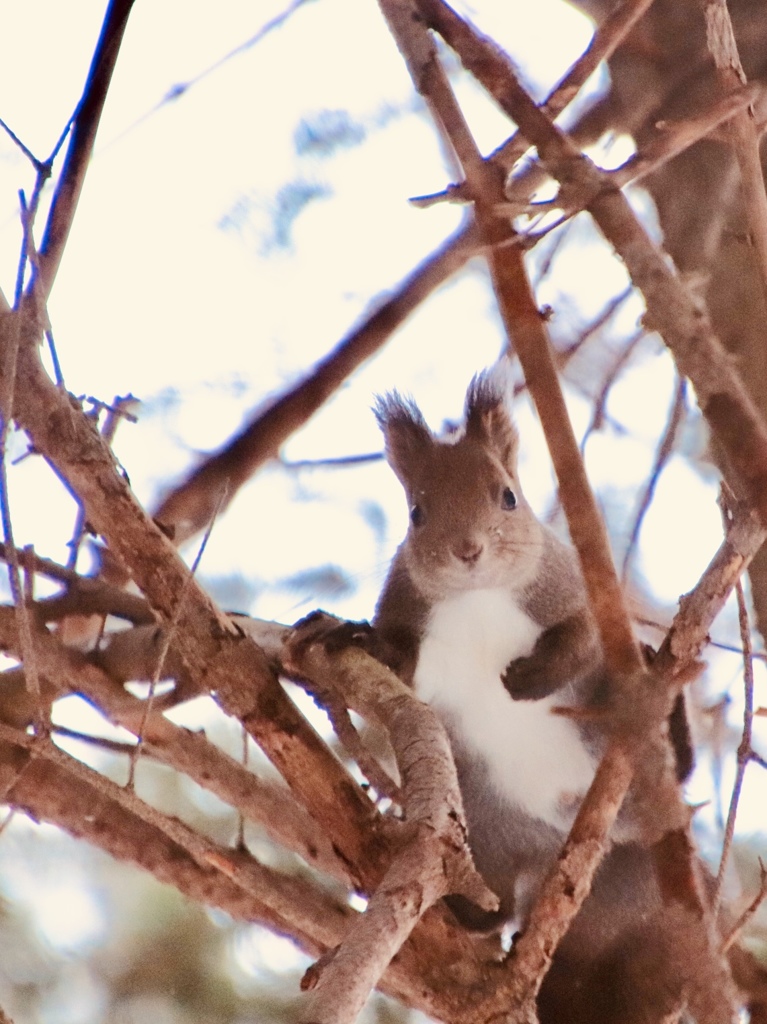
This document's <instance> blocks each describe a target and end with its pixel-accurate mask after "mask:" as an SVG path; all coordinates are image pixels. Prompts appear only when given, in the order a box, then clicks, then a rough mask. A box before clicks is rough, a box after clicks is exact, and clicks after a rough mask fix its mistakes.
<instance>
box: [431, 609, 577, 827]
mask: <svg viewBox="0 0 767 1024" xmlns="http://www.w3.org/2000/svg"><path fill="white" fill-rule="evenodd" d="M540 631H541V630H540V626H538V625H537V624H536V623H535V622H533V620H532V619H531V618H530V617H529V616H528V615H527V614H525V612H523V611H522V610H521V609H520V608H519V606H518V605H517V604H516V602H515V601H514V599H513V596H512V595H511V594H510V593H508V592H507V591H504V590H469V591H465V592H464V593H461V594H458V595H456V596H454V597H450V598H447V599H446V600H444V601H441V602H439V603H438V604H436V605H435V606H434V607H433V608H432V610H431V615H430V618H429V622H428V624H427V628H426V633H425V635H424V637H423V638H422V641H421V648H420V654H419V658H418V665H417V667H416V671H415V688H416V692H417V694H418V696H419V697H420V698H421V700H424V701H426V702H427V703H429V704H431V705H432V706H433V707H434V709H435V710H436V711H437V712H439V713H440V714H441V715H442V716H443V717H445V718H446V719H448V720H450V722H451V723H452V724H453V727H454V728H456V729H457V730H458V732H459V734H460V736H461V739H462V742H463V744H464V745H465V747H466V748H467V751H468V752H469V753H472V754H474V755H475V756H477V757H480V758H482V759H484V761H485V762H486V763H487V765H488V769H489V772H490V777H491V779H492V781H493V784H494V785H495V787H496V788H497V790H498V792H499V794H501V795H503V796H504V797H505V798H506V799H507V800H508V801H510V802H511V803H514V804H516V805H517V806H518V807H520V808H521V809H523V810H524V811H526V812H527V813H528V814H530V815H531V816H532V817H534V818H541V819H542V820H543V821H546V822H547V823H549V824H550V825H554V826H555V827H557V828H561V829H566V828H568V827H569V825H570V823H571V821H572V817H573V814H572V810H571V808H572V802H573V801H572V798H573V796H574V795H576V794H577V795H582V794H583V793H585V791H586V789H587V788H588V786H589V784H590V782H591V779H592V778H593V775H594V768H595V763H594V759H593V758H592V756H591V755H590V754H589V752H588V751H587V750H586V748H585V747H584V745H583V742H582V740H581V737H580V735H579V733H578V729H577V727H576V726H575V724H574V723H573V722H572V721H570V720H568V719H567V718H565V717H562V716H560V715H553V714H551V708H552V707H556V706H557V705H561V704H562V703H564V702H565V701H566V694H564V693H562V692H559V693H555V694H553V695H552V696H550V697H547V698H545V699H544V700H538V701H515V700H512V698H511V697H510V696H509V694H508V693H507V691H506V690H505V689H504V686H503V683H502V682H501V678H500V677H501V674H502V672H503V670H504V669H505V668H506V666H507V665H508V664H509V662H510V661H513V660H514V659H515V658H519V657H524V656H525V655H528V654H530V653H531V651H532V649H533V646H534V644H535V641H536V639H537V637H538V636H539V634H540ZM568 805H569V808H570V812H569V813H568Z"/></svg>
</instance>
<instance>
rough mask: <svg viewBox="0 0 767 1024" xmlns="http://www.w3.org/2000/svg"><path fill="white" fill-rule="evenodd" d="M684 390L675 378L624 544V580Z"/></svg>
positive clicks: (680, 409)
mask: <svg viewBox="0 0 767 1024" xmlns="http://www.w3.org/2000/svg"><path fill="white" fill-rule="evenodd" d="M686 391H687V382H686V381H685V380H684V379H682V378H679V379H678V380H677V386H676V391H675V392H674V397H673V399H672V402H671V411H670V413H669V417H668V421H667V423H666V429H665V430H664V431H663V436H662V437H661V439H660V443H659V444H658V448H657V450H656V452H655V459H654V460H653V465H652V469H651V470H650V476H649V477H648V480H647V484H646V486H645V488H644V490H643V491H642V496H641V498H640V499H639V503H638V506H637V510H636V513H635V515H634V525H633V526H632V527H631V533H630V534H629V540H628V544H627V545H626V551H625V553H624V555H623V567H622V571H621V576H622V578H623V579H624V580H625V579H626V574H627V573H628V567H629V563H630V562H631V558H632V556H633V554H634V551H635V549H636V545H637V541H638V540H639V532H640V530H641V529H642V523H643V521H644V517H645V515H646V514H647V510H648V509H649V507H650V505H651V503H652V499H653V496H654V494H655V488H656V487H657V486H658V481H659V480H660V477H661V474H662V473H663V470H664V469H665V468H666V465H667V463H668V460H669V459H670V458H671V456H672V454H673V451H674V444H675V442H676V435H677V433H678V431H679V426H680V424H681V422H682V419H683V416H684V413H685V395H686Z"/></svg>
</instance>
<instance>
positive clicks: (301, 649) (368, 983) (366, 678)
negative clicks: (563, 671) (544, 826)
mask: <svg viewBox="0 0 767 1024" xmlns="http://www.w3.org/2000/svg"><path fill="white" fill-rule="evenodd" d="M338 625H339V621H338V620H336V619H333V618H332V617H331V616H326V615H321V614H315V615H313V616H310V617H309V618H308V619H306V620H304V622H302V623H299V624H298V627H297V629H296V631H295V633H294V634H293V636H292V637H291V638H290V639H289V641H288V643H287V645H286V651H285V667H286V670H287V671H288V673H289V674H290V675H291V676H308V677H309V678H310V679H316V680H318V681H319V682H320V683H321V685H322V686H323V687H329V686H336V687H338V688H339V689H340V691H341V693H342V694H343V697H344V700H345V701H346V702H347V704H348V706H349V707H351V708H353V709H354V710H355V711H357V712H359V713H360V714H362V715H364V716H365V717H367V718H372V719H373V721H377V722H379V723H380V724H381V725H383V726H384V727H385V728H386V729H387V731H388V732H389V736H390V739H391V742H392V747H393V748H394V753H395V756H396V758H397V764H398V767H399V769H400V775H401V776H402V793H403V807H404V810H405V815H406V826H405V831H404V837H403V838H404V844H403V845H402V847H401V848H400V849H399V850H398V851H397V852H396V853H395V856H394V859H393V861H392V863H391V866H390V867H389V869H388V870H387V872H386V874H385V875H384V878H383V879H382V881H381V883H380V885H379V886H378V887H377V888H376V891H375V893H374V895H373V896H372V898H371V900H370V902H369V904H368V907H367V910H366V911H365V913H364V914H363V915H362V916H361V917H360V918H358V919H357V921H356V922H355V924H354V925H353V926H352V928H351V929H350V931H349V933H348V935H347V937H346V939H345V940H344V942H343V943H342V945H341V947H340V948H339V949H338V950H336V951H335V953H334V955H333V956H332V958H330V959H328V960H326V961H325V962H323V964H322V965H321V966H320V967H319V969H318V970H317V971H315V972H314V973H313V975H312V998H311V999H310V1001H309V1005H308V1006H307V1008H306V1011H305V1012H304V1014H303V1015H302V1018H301V1019H302V1020H303V1021H305V1022H307V1024H309V1022H312V1024H315V1022H316V1024H351V1022H353V1021H354V1020H356V1019H357V1015H358V1014H359V1012H360V1010H361V1009H362V1006H363V1005H364V1003H365V1000H366V999H367V997H368V995H369V994H370V991H371V990H372V988H373V987H374V986H375V985H376V984H377V982H378V979H379V978H380V977H381V975H382V974H383V972H384V970H385V969H386V966H387V965H388V963H389V961H390V960H391V958H392V957H393V956H394V954H395V953H397V951H398V950H399V949H400V947H401V946H402V944H403V943H404V941H405V940H406V938H407V937H408V936H409V934H410V932H411V931H412V929H413V928H414V927H415V925H416V924H417V923H418V920H419V919H420V917H421V916H422V915H423V914H424V913H425V911H426V910H428V908H429V907H430V906H431V905H432V904H433V903H434V902H436V900H438V899H439V898H440V897H441V896H444V895H446V894H447V893H449V892H459V893H461V894H463V895H464V896H466V897H467V898H468V899H470V900H472V902H475V903H477V904H478V905H479V906H481V907H483V908H484V909H488V910H490V909H494V908H495V907H497V900H496V897H495V896H494V895H493V894H492V893H491V892H490V890H489V889H488V888H487V887H486V885H485V883H484V882H483V880H482V879H481V878H480V876H479V875H478V874H477V873H476V870H475V868H474V865H473V863H472V860H471V855H470V853H469V849H468V846H467V845H466V823H465V820H464V816H463V804H462V801H461V794H460V791H459V789H458V779H457V777H456V774H455V766H454V764H453V759H452V755H451V753H450V745H449V742H448V739H447V735H446V733H445V730H444V727H443V726H442V724H441V722H440V721H439V719H438V718H437V716H436V714H435V713H434V711H433V710H432V709H431V708H429V707H428V706H427V705H425V704H423V703H421V701H419V700H418V699H417V698H416V697H415V694H414V693H413V692H412V691H411V690H409V689H408V688H407V687H406V686H404V684H403V683H401V682H400V680H399V679H398V678H397V677H396V676H395V675H394V674H393V673H392V672H391V671H390V670H389V669H387V668H385V667H384V666H383V665H381V664H379V663H378V662H377V661H374V660H373V659H372V658H371V657H370V656H369V655H367V654H366V653H365V652H364V651H361V650H358V649H354V648H350V647H347V648H346V649H342V650H340V651H338V653H334V654H333V655H332V656H329V652H328V648H327V646H326V643H325V641H326V639H327V638H328V637H332V635H333V631H334V628H335V627H337V626H338Z"/></svg>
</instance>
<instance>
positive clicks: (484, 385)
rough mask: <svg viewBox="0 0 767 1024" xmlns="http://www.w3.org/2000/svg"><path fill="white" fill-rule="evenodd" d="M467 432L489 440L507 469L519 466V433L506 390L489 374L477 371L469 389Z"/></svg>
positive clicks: (483, 439) (481, 440)
mask: <svg viewBox="0 0 767 1024" xmlns="http://www.w3.org/2000/svg"><path fill="white" fill-rule="evenodd" d="M466 436H467V437H473V438H476V439H477V440H478V441H479V442H480V443H482V444H486V445H487V446H488V447H489V448H490V449H491V450H492V451H494V452H495V454H496V455H497V456H498V458H499V459H500V460H501V462H502V463H503V465H504V466H505V467H506V468H507V469H508V470H510V471H511V472H514V471H515V470H516V467H517V451H518V449H519V434H518V433H517V428H516V427H515V426H514V423H513V421H512V419H511V414H510V413H509V410H508V408H507V406H506V401H505V399H504V396H503V392H502V391H501V390H500V388H499V387H498V385H497V383H496V382H495V381H494V380H493V379H492V378H491V377H490V375H489V374H478V375H477V376H476V377H475V378H474V379H473V380H472V382H471V384H470V385H469V390H468V391H467V392H466Z"/></svg>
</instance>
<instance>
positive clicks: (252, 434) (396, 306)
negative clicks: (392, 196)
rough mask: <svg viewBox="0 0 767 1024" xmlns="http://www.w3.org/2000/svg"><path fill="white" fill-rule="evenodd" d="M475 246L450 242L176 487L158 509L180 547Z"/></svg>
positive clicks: (463, 236)
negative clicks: (221, 499)
mask: <svg viewBox="0 0 767 1024" xmlns="http://www.w3.org/2000/svg"><path fill="white" fill-rule="evenodd" d="M475 247H476V245H475V240H474V236H473V233H472V230H471V228H470V227H468V228H467V227H464V228H462V229H460V230H459V231H457V232H456V233H455V234H454V235H452V236H451V237H450V238H448V239H447V241H446V242H445V243H444V244H443V245H442V246H440V248H439V249H437V250H436V251H435V252H433V253H432V254H431V255H430V256H429V257H428V258H427V259H426V260H424V261H423V263H422V264H421V265H420V266H419V267H417V268H416V269H415V270H414V271H413V272H412V273H411V274H410V275H408V277H406V278H405V280H404V281H403V282H402V283H401V284H400V285H399V287H398V288H397V290H396V291H395V293H394V294H393V295H392V296H391V298H389V299H387V300H386V301H385V302H384V303H383V304H382V305H381V306H379V307H378V309H376V310H375V312H373V313H371V314H370V315H369V316H368V317H367V318H366V319H365V320H364V321H363V323H362V324H360V326H359V327H357V328H355V329H354V330H353V331H352V332H351V333H350V334H349V335H347V337H346V338H344V340H343V341H341V342H340V343H339V344H338V346H337V347H336V348H335V349H333V351H332V352H330V353H329V354H328V355H327V356H326V357H325V358H324V359H323V360H321V362H319V363H318V364H317V366H315V368H314V370H312V372H311V373H310V374H309V375H308V376H307V377H305V378H304V379H303V380H302V381H300V382H299V383H298V384H297V385H295V386H294V387H292V388H291V389H290V390H289V391H286V392H285V393H284V394H283V395H281V396H280V397H279V398H278V399H277V400H276V401H274V402H273V403H272V404H270V405H268V406H267V407H266V408H265V409H263V410H261V411H260V412H258V413H257V414H256V415H255V416H254V418H253V419H252V420H251V422H250V423H249V424H248V425H247V427H245V429H244V430H242V431H241V432H240V433H239V434H237V435H236V436H235V437H234V438H232V440H230V441H228V442H227V443H226V444H225V445H224V447H223V448H222V449H221V450H220V451H218V452H216V453H215V454H214V455H212V456H210V457H209V458H207V459H206V460H205V461H204V462H203V464H202V465H201V466H199V467H198V468H197V469H195V470H194V471H193V472H192V473H191V474H190V476H189V477H187V479H186V480H185V481H184V482H183V483H181V484H180V485H179V486H177V487H176V488H175V489H174V490H173V491H172V492H171V493H170V494H169V495H168V496H167V497H166V498H165V499H164V500H163V502H162V503H161V505H160V507H159V508H158V509H157V511H156V512H155V519H157V521H158V522H161V523H163V525H164V526H165V527H166V528H168V529H169V530H171V531H172V535H173V538H174V541H175V543H177V544H180V543H182V542H183V541H184V540H186V539H188V538H189V537H191V536H192V535H193V534H195V533H197V531H198V530H201V529H203V528H204V527H205V525H206V523H208V522H209V521H210V516H211V513H212V511H213V508H214V507H215V504H216V501H217V500H218V496H219V495H220V493H221V489H222V486H223V485H224V484H226V485H227V488H228V490H227V497H226V502H227V503H228V502H229V501H231V500H232V498H233V497H234V495H235V494H236V493H237V491H238V490H239V488H240V487H241V486H242V485H243V484H244V483H245V482H246V481H247V480H248V479H249V478H250V477H251V476H252V475H253V474H254V473H255V472H256V471H257V470H258V469H259V468H260V467H261V466H262V465H263V464H264V463H265V462H267V461H268V460H269V459H273V458H276V456H277V454H278V452H279V449H280V446H281V445H282V444H283V443H284V442H285V441H286V440H287V439H288V437H289V436H290V435H291V434H292V433H293V432H294V431H296V430H298V429H299V427H301V426H303V425H304V423H306V422H307V421H308V420H309V419H310V418H311V416H313V415H314V413H315V412H317V410H318V409H319V408H320V407H321V406H322V405H323V403H324V402H326V401H327V400H328V398H330V396H331V395H332V394H333V393H334V392H335V391H337V390H338V388H339V387H340V386H341V384H343V382H344V381H345V380H346V378H347V377H349V376H350V375H351V374H352V373H353V372H354V371H355V370H356V369H357V367H358V366H360V365H361V364H362V363H364V362H365V360H366V359H369V358H370V357H371V356H372V355H374V354H375V353H376V352H377V351H378V349H379V348H381V347H382V346H383V345H384V344H385V343H386V342H387V341H388V339H389V338H390V337H391V335H392V334H393V333H394V331H395V330H396V329H397V328H398V327H399V326H400V325H401V324H402V323H403V322H404V321H405V320H406V319H407V317H408V316H410V314H411V313H412V312H413V311H414V310H415V309H416V308H417V307H418V305H419V304H420V303H421V302H423V301H424V299H426V298H427V297H428V296H429V295H431V293H432V292H433V291H434V290H435V289H437V288H438V287H439V286H440V285H441V284H443V283H444V282H445V281H446V280H447V279H448V278H449V277H450V276H451V275H452V274H454V273H456V271H458V270H460V268H461V267H462V266H463V265H464V263H465V262H466V261H467V260H468V259H469V258H470V257H471V256H472V255H473V253H474V251H475Z"/></svg>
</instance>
